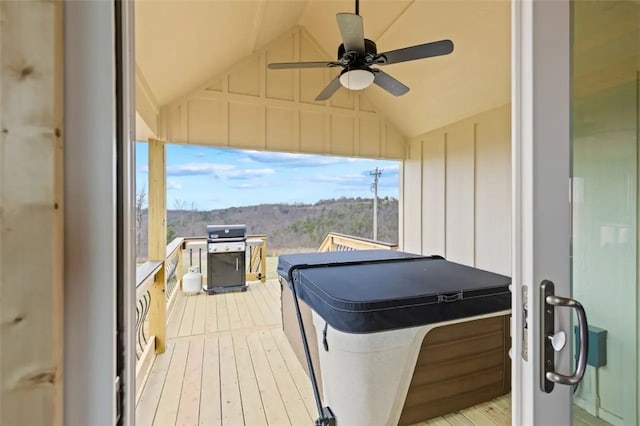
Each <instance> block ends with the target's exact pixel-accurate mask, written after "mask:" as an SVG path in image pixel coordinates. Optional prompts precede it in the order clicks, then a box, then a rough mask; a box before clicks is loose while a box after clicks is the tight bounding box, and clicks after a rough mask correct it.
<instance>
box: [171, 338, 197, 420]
mask: <svg viewBox="0 0 640 426" xmlns="http://www.w3.org/2000/svg"><path fill="white" fill-rule="evenodd" d="M188 344H189V355H188V357H187V365H186V369H185V372H184V380H183V382H182V393H181V394H180V405H179V406H178V417H177V421H176V424H179V425H195V424H198V417H199V416H200V388H201V386H202V358H203V353H204V340H194V341H192V342H189V343H188Z"/></svg>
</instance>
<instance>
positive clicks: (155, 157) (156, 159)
mask: <svg viewBox="0 0 640 426" xmlns="http://www.w3.org/2000/svg"><path fill="white" fill-rule="evenodd" d="M165 165H166V153H165V145H164V142H163V141H160V140H157V139H149V211H148V212H149V214H148V216H149V221H148V223H149V231H148V233H149V260H157V261H161V262H162V268H160V271H158V273H157V274H156V277H155V280H154V283H153V286H152V287H151V308H150V310H149V329H150V330H149V332H150V334H151V335H153V336H156V353H163V352H164V350H165V344H166V334H167V302H166V299H165V292H166V287H167V278H166V272H165V271H166V268H165V263H164V262H165V258H166V256H167V209H166V206H167V178H166V167H165Z"/></svg>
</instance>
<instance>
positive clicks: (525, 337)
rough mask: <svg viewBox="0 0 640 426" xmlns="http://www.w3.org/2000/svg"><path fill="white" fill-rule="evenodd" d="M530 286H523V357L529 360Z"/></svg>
mask: <svg viewBox="0 0 640 426" xmlns="http://www.w3.org/2000/svg"><path fill="white" fill-rule="evenodd" d="M528 297H529V288H528V287H527V286H526V285H523V286H522V358H523V359H524V360H525V361H529V343H528V341H529V303H528V302H527V298H528Z"/></svg>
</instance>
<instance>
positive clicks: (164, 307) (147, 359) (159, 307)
mask: <svg viewBox="0 0 640 426" xmlns="http://www.w3.org/2000/svg"><path fill="white" fill-rule="evenodd" d="M183 246H184V238H176V239H175V240H173V241H171V243H169V244H168V245H167V252H166V257H165V258H164V259H163V260H161V261H147V262H145V263H143V264H142V265H139V266H138V267H137V269H136V299H137V303H136V384H137V385H138V386H137V392H136V393H137V396H139V395H140V392H141V391H142V384H143V383H144V381H145V380H146V377H147V375H148V374H149V371H150V370H151V365H152V364H153V360H154V358H155V355H156V353H157V352H163V347H162V346H164V344H161V345H157V343H158V340H157V339H158V338H161V339H162V340H163V341H164V336H165V335H166V328H167V324H166V318H168V316H169V313H170V312H171V309H172V307H173V303H174V301H175V299H176V294H177V291H176V289H177V288H179V287H180V285H179V282H180V279H181V277H182V274H181V273H179V271H181V270H182V248H183Z"/></svg>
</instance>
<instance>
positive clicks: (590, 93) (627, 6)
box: [571, 1, 640, 425]
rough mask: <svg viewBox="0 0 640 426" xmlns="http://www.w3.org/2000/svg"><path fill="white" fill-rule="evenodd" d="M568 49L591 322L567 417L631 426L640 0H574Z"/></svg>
mask: <svg viewBox="0 0 640 426" xmlns="http://www.w3.org/2000/svg"><path fill="white" fill-rule="evenodd" d="M571 50H572V76H571V77H572V78H571V81H572V83H571V89H572V99H571V101H572V102H571V104H572V106H571V131H572V149H573V153H572V169H573V171H572V174H573V180H572V181H573V191H572V194H573V195H572V261H571V270H572V286H573V288H572V293H573V297H574V298H575V299H577V300H579V301H580V302H581V303H582V304H583V305H584V307H585V309H586V311H587V314H588V319H589V327H590V341H589V345H590V356H589V359H588V366H587V371H586V374H585V377H584V380H583V381H582V382H581V383H580V385H579V386H578V388H577V391H576V392H575V394H574V404H575V405H576V408H575V410H574V424H590V423H586V422H588V421H591V422H594V423H593V424H607V423H610V424H614V425H636V424H637V420H638V414H637V410H638V408H637V406H638V403H637V401H638V391H637V383H638V351H637V341H638V315H637V314H638V277H639V275H638V264H639V257H638V232H637V229H638V212H639V210H638V201H639V199H638V190H639V185H638V164H639V163H638V161H639V156H638V143H639V141H638V135H639V129H638V121H639V117H640V113H639V111H640V108H639V103H638V99H639V85H640V83H639V78H638V76H639V72H640V2H637V1H576V2H573V3H572V46H571ZM572 334H573V333H572ZM594 418H595V419H596V420H594ZM600 422H602V423H600Z"/></svg>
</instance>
